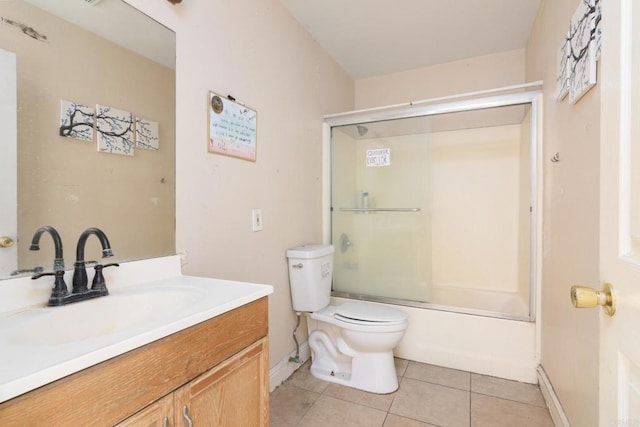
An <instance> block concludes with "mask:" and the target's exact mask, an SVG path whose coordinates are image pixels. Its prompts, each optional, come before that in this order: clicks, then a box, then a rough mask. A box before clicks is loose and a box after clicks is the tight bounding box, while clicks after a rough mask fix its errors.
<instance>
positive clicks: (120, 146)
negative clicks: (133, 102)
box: [96, 105, 133, 156]
mask: <svg viewBox="0 0 640 427" xmlns="http://www.w3.org/2000/svg"><path fill="white" fill-rule="evenodd" d="M96 111H97V113H96V134H97V137H98V151H101V152H103V153H112V154H124V155H127V156H133V114H131V113H130V112H128V111H122V110H118V109H117V108H112V107H106V106H103V105H96Z"/></svg>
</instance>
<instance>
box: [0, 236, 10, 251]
mask: <svg viewBox="0 0 640 427" xmlns="http://www.w3.org/2000/svg"><path fill="white" fill-rule="evenodd" d="M11 246H13V239H12V238H11V237H9V236H0V248H10V247H11Z"/></svg>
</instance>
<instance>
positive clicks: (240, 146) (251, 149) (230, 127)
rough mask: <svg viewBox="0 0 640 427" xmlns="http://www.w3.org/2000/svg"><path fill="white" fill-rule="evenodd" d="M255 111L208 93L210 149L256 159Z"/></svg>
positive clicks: (252, 159) (215, 151) (213, 151)
mask: <svg viewBox="0 0 640 427" xmlns="http://www.w3.org/2000/svg"><path fill="white" fill-rule="evenodd" d="M256 121H257V113H256V111H255V110H252V109H251V108H248V107H245V106H244V105H241V104H238V103H236V102H234V101H233V100H232V99H229V97H221V96H220V95H216V94H215V93H213V92H209V144H208V146H209V152H210V153H218V154H224V155H227V156H232V157H238V158H240V159H244V160H250V161H252V162H255V161H256V138H257V130H256Z"/></svg>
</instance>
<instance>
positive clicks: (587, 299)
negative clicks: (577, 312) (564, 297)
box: [571, 283, 616, 316]
mask: <svg viewBox="0 0 640 427" xmlns="http://www.w3.org/2000/svg"><path fill="white" fill-rule="evenodd" d="M571 302H572V303H573V306H574V307H575V308H591V307H596V306H599V305H600V306H602V309H603V310H604V312H605V313H607V314H608V315H609V316H613V315H614V314H615V312H616V299H615V295H614V294H613V286H611V283H605V284H604V287H603V289H602V290H601V291H596V290H595V289H592V288H588V287H586V286H572V287H571Z"/></svg>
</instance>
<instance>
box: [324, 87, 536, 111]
mask: <svg viewBox="0 0 640 427" xmlns="http://www.w3.org/2000/svg"><path fill="white" fill-rule="evenodd" d="M542 84H543V81H542V80H538V81H535V82H531V83H523V84H519V85H513V86H505V87H499V88H496V89H487V90H479V91H475V92H467V93H459V94H457V95H448V96H441V97H439V98H429V99H422V100H420V101H409V102H405V103H402V104H393V105H385V106H383V107H373V108H365V109H361V110H353V111H346V112H343V113H334V114H326V115H325V116H324V118H325V119H332V118H335V117H342V116H351V115H353V114H359V113H370V112H373V111H384V110H389V109H393V108H400V107H414V106H417V105H421V104H430V103H434V102H442V101H449V100H453V99H461V98H469V97H475V96H480V95H489V94H492V93H500V92H510V91H512V90H521V89H529V88H536V87H537V88H540V87H542Z"/></svg>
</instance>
